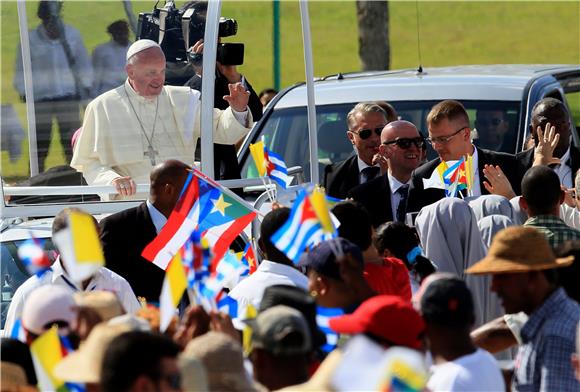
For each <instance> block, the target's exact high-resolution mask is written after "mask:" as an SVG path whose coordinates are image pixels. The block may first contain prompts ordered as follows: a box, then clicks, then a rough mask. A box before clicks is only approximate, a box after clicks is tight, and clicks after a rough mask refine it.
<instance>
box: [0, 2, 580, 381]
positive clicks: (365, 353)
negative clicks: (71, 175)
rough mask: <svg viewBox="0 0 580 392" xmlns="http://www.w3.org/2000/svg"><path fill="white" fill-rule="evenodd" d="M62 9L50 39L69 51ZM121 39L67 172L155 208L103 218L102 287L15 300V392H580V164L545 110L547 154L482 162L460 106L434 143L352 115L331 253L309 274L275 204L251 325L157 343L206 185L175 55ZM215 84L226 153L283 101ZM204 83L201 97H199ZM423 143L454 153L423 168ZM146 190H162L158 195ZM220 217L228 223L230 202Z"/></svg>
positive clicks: (247, 281) (479, 136) (201, 318)
mask: <svg viewBox="0 0 580 392" xmlns="http://www.w3.org/2000/svg"><path fill="white" fill-rule="evenodd" d="M46 3H47V2H41V6H40V7H39V17H40V18H41V19H42V20H43V23H44V21H45V19H46V20H47V22H46V23H44V24H43V26H42V27H39V35H38V36H39V37H41V38H42V37H44V36H47V37H48V38H50V39H56V38H55V37H56V36H54V34H58V33H57V32H54V33H53V32H52V30H51V29H52V28H51V26H50V23H49V22H51V21H52V22H54V17H53V16H54V12H49V11H50V10H49V8H48V6H47V5H46ZM43 4H44V5H43ZM43 7H44V8H43ZM41 11H42V12H41ZM46 15H48V16H46ZM45 16H46V18H44V17H45ZM126 27H127V26H126V24H123V23H114V24H112V25H111V26H109V32H110V33H111V34H112V36H113V41H115V42H116V43H118V44H123V45H125V46H126V47H127V50H126V52H125V53H124V54H123V56H124V60H123V61H119V64H115V65H117V66H118V67H117V68H118V69H117V71H119V70H120V69H121V68H123V69H124V70H125V71H126V76H127V78H126V80H125V79H124V80H121V81H120V86H119V85H118V84H116V85H115V86H109V85H103V86H101V87H99V88H102V90H101V91H102V93H101V94H100V95H99V96H97V97H96V98H95V99H93V100H92V101H91V103H90V104H89V105H88V107H87V110H86V112H85V116H84V122H83V125H82V127H81V129H80V130H79V131H78V134H77V135H76V136H75V142H74V146H73V148H72V149H71V151H70V153H71V159H72V162H71V166H72V167H73V168H75V169H76V170H78V171H79V172H81V173H82V175H83V176H84V178H85V180H86V181H87V183H89V184H103V185H114V186H115V188H116V191H117V194H116V195H114V197H117V198H129V197H133V198H141V199H143V198H146V200H145V201H144V202H143V203H141V204H140V205H138V206H137V207H134V208H131V209H127V210H125V211H121V212H119V213H116V214H113V215H111V216H108V217H107V218H105V219H103V220H101V221H100V222H97V221H96V220H94V219H93V222H94V224H95V226H96V227H97V231H98V232H99V235H100V240H101V244H102V248H103V254H104V259H105V261H106V264H105V266H103V267H100V268H98V269H96V270H95V271H93V273H92V274H91V275H90V276H89V277H88V278H86V279H83V280H82V281H76V280H75V279H74V277H73V276H72V275H71V274H70V273H69V272H70V271H67V263H66V262H63V259H62V255H60V256H59V257H58V258H57V260H56V261H55V262H54V263H53V264H52V266H51V268H50V269H49V270H48V271H46V272H44V273H43V274H42V275H40V276H37V275H34V276H32V277H30V278H29V279H28V280H27V281H26V282H25V283H24V284H23V285H21V286H20V287H19V288H18V289H17V290H16V292H15V294H14V297H13V299H12V303H11V305H10V308H9V310H8V315H7V320H6V324H5V330H4V336H5V337H3V338H2V348H1V350H2V355H1V358H2V360H1V362H2V369H1V376H2V390H13V391H19V390H34V389H35V388H36V385H40V388H41V389H46V385H47V384H46V382H47V376H46V374H45V372H46V371H48V373H49V374H50V377H48V379H49V380H50V382H52V385H53V387H54V388H55V389H58V388H61V387H63V388H64V387H66V388H78V387H79V385H81V386H82V388H85V389H86V390H87V391H101V390H102V391H147V390H187V391H198V390H199V391H207V390H210V391H264V390H285V391H291V390H298V391H299V390H312V391H322V390H367V389H373V390H378V389H381V390H393V391H396V390H401V391H402V390H405V391H407V390H431V391H504V390H510V389H511V390H515V391H528V390H533V391H578V390H580V305H579V304H578V301H580V290H579V288H578V282H579V281H580V279H579V278H580V268H579V265H580V260H579V259H578V258H577V257H580V256H579V255H580V241H579V240H580V212H579V207H580V205H579V204H578V203H579V202H580V173H579V172H578V161H579V160H578V158H577V157H578V156H580V155H579V150H578V149H577V147H576V146H575V145H574V144H573V143H572V141H571V133H570V128H571V125H570V115H569V113H568V111H567V109H566V106H565V105H564V104H563V103H562V102H561V101H558V100H557V99H554V98H545V99H543V100H541V101H539V102H538V103H537V104H536V105H535V106H534V108H533V110H532V111H531V129H530V133H531V134H532V142H533V146H532V147H531V148H530V149H528V150H526V151H524V152H522V153H520V154H518V155H511V154H506V153H499V152H496V151H492V150H487V149H485V148H482V147H490V148H492V149H497V148H498V146H501V144H502V142H503V137H504V136H505V134H506V132H507V126H506V122H507V119H506V117H505V113H503V112H501V110H485V111H481V112H478V113H477V114H476V118H475V119H474V123H475V124H476V127H477V128H478V132H474V130H473V129H472V128H471V126H470V118H469V115H468V113H467V111H466V110H465V108H464V107H463V105H462V104H461V103H460V102H457V101H454V100H445V101H442V102H439V103H438V104H436V105H434V106H433V108H432V109H431V111H430V112H429V114H428V115H427V127H428V135H422V134H421V132H420V131H419V130H418V128H417V126H416V125H415V124H413V123H412V122H409V121H405V120H402V119H400V118H399V117H398V115H397V113H396V111H395V110H394V108H393V107H392V106H390V105H389V104H387V103H385V102H361V103H358V104H357V105H355V106H354V108H353V109H352V110H351V111H350V113H349V114H348V116H347V122H346V124H344V126H345V129H346V136H345V137H346V138H347V139H348V141H349V142H350V143H352V145H353V151H354V153H353V155H352V156H351V157H350V158H348V159H346V160H345V161H343V162H339V163H335V164H332V165H329V166H328V167H327V168H326V169H325V173H324V174H325V175H324V184H323V185H324V188H325V189H326V192H327V194H328V195H329V196H331V197H333V198H338V199H341V201H338V202H333V203H332V208H331V214H332V217H333V220H334V224H335V225H336V226H337V238H334V239H330V240H325V241H321V242H320V243H318V244H316V245H314V246H312V247H311V248H309V249H306V250H305V251H304V252H303V254H302V255H301V256H300V259H299V262H297V263H295V262H294V261H293V260H292V259H291V258H289V257H288V255H287V254H285V253H284V252H283V251H282V250H280V249H279V248H278V247H277V246H276V243H275V241H274V240H273V239H272V237H273V236H274V234H275V233H277V232H279V230H280V229H281V228H282V227H283V226H284V225H285V223H286V222H287V221H288V220H289V219H290V218H291V216H292V214H293V211H292V210H291V208H290V206H284V205H280V204H276V203H274V205H273V208H272V210H271V211H270V212H269V213H267V214H266V215H265V216H264V217H263V218H262V219H261V222H260V233H259V237H258V238H257V239H256V241H255V243H256V244H257V247H256V249H255V252H256V253H257V254H258V255H259V257H258V259H259V263H257V265H255V271H254V270H252V271H251V273H248V274H247V276H242V277H241V278H240V279H239V281H238V280H237V279H235V280H234V283H232V284H231V286H228V287H226V288H224V289H223V295H224V296H227V298H229V299H230V301H231V302H230V303H235V304H236V308H237V311H233V312H232V311H231V310H232V307H231V306H230V309H229V312H223V311H220V310H218V309H217V308H215V307H214V308H212V309H208V308H207V306H204V304H200V303H197V302H196V301H194V300H193V299H194V298H193V297H190V296H183V298H182V299H181V302H180V304H179V306H178V309H177V311H176V312H175V315H174V317H173V319H172V321H171V323H170V324H169V327H168V328H162V327H160V324H161V320H160V319H161V316H160V311H159V309H158V307H156V306H155V304H158V303H159V301H160V297H161V296H162V291H163V287H164V286H163V285H164V279H165V276H166V273H165V271H164V270H163V269H161V268H160V267H159V266H158V265H156V264H154V263H151V262H150V261H148V260H146V259H145V258H144V257H143V256H142V251H143V250H144V248H145V247H146V246H147V245H148V244H149V243H150V242H151V241H153V240H154V239H155V238H156V237H157V236H158V235H159V233H161V232H162V230H163V228H164V227H165V225H166V224H167V222H168V219H170V216H171V214H172V211H174V209H175V207H176V206H177V205H178V204H179V200H180V197H181V196H182V189H183V188H184V185H185V184H186V182H187V181H188V178H189V177H188V176H189V174H190V172H191V170H192V165H193V151H194V150H195V147H196V144H197V138H198V137H199V133H200V129H199V128H200V119H199V117H200V115H199V110H200V108H199V106H200V105H199V92H197V91H195V90H192V89H191V88H190V86H187V87H175V86H167V85H165V70H166V61H165V56H164V53H163V50H162V49H161V47H160V46H159V45H158V44H157V43H156V42H154V41H151V40H145V39H144V40H139V41H137V42H135V43H133V44H131V45H129V42H128V35H127V33H128V30H127V28H126ZM55 31H57V30H55ZM71 34H72V33H71ZM53 36H54V37H53ZM51 37H52V38H51ZM113 46H114V45H113V44H112V43H111V44H110V45H105V46H103V47H100V48H99V50H98V51H96V52H98V53H101V55H102V56H104V57H106V56H108V55H112V54H113V53H114V52H116V51H117V49H118V48H116V47H113ZM194 50H195V51H201V50H202V45H201V44H200V43H199V42H198V43H196V45H195V47H194ZM105 62H106V63H107V64H110V65H113V63H112V62H108V61H105ZM97 63H98V62H96V63H95V64H97ZM121 63H122V66H121ZM216 77H217V81H216V83H221V85H222V88H227V91H225V92H224V95H223V98H222V99H221V100H220V102H218V97H217V96H216V109H214V110H215V112H214V115H215V116H214V118H215V119H214V123H213V131H214V138H215V140H216V141H217V142H221V143H225V144H227V145H229V146H231V145H234V144H235V143H236V142H238V140H239V139H240V138H241V137H243V136H244V135H245V134H246V133H247V132H248V131H249V127H250V126H251V123H252V121H253V118H254V117H255V116H254V110H253V108H254V106H255V105H256V104H258V103H257V102H258V100H259V99H264V100H266V99H269V98H270V99H271V96H272V95H273V94H275V92H273V91H264V92H263V94H260V97H258V96H257V95H256V94H255V92H253V90H252V91H249V90H251V86H249V84H247V82H246V81H245V80H244V78H243V77H242V76H241V75H240V74H239V73H237V71H235V69H231V68H228V67H222V66H220V67H218V70H217V74H216ZM190 83H191V84H195V85H196V86H198V88H201V80H200V78H197V79H195V80H191V81H190ZM73 93H74V91H72V90H71V92H70V94H73ZM64 97H65V96H63V99H64ZM53 101H54V100H49V101H48V102H51V103H54V102H53ZM218 104H219V105H220V106H221V108H218ZM259 105H261V104H259ZM41 106H42V105H41ZM38 110H40V109H38ZM69 136H70V135H69ZM427 144H430V145H431V146H432V147H433V149H434V151H435V152H436V153H437V155H438V157H437V158H435V159H434V160H431V161H429V162H426V156H427V152H426V146H427ZM460 160H463V161H464V162H466V161H468V162H470V164H469V165H465V167H466V169H464V173H463V174H464V176H466V177H469V178H470V180H467V186H466V187H465V189H462V190H460V191H459V192H457V193H455V194H451V195H449V194H448V189H446V187H445V186H434V185H433V184H434V182H433V179H434V178H435V179H437V177H438V175H439V176H441V175H440V174H438V173H439V171H440V167H441V164H442V163H443V164H445V163H446V162H455V161H460ZM136 182H149V183H150V189H149V193H148V195H139V194H137V193H136ZM442 185H444V183H443V182H442ZM574 189H576V191H575V192H574ZM212 202H214V209H215V210H220V208H221V209H222V210H221V211H222V214H223V210H225V208H226V207H227V205H225V204H227V203H226V202H224V201H223V200H221V202H220V201H218V200H212ZM220 203H221V204H220ZM73 213H75V214H86V213H84V212H82V211H81V210H78V209H74V208H67V209H65V210H63V211H62V212H60V213H59V214H58V215H57V216H56V217H55V219H54V222H53V227H52V233H53V235H54V234H57V233H59V232H60V231H62V230H65V229H67V228H68V225H69V223H68V222H69V217H70V215H71V214H73ZM91 227H92V226H91ZM236 282H237V283H236ZM51 334H56V336H59V337H60V339H61V340H62V342H63V343H60V344H61V345H62V347H63V350H61V351H62V352H61V353H60V354H61V355H58V358H56V359H52V360H51V361H50V366H48V367H47V365H46V363H45V362H42V361H39V359H38V351H37V350H38V347H47V346H46V344H47V343H46V341H48V337H50V336H53V335H51ZM57 341H58V340H57ZM39 342H42V344H44V345H41V343H39ZM41 365H43V366H41Z"/></svg>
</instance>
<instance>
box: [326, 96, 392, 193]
mask: <svg viewBox="0 0 580 392" xmlns="http://www.w3.org/2000/svg"><path fill="white" fill-rule="evenodd" d="M387 122H388V121H387V113H386V112H385V110H384V109H383V108H381V107H380V106H378V105H377V104H376V103H374V102H362V103H359V104H357V105H356V106H355V107H354V108H353V109H352V110H351V111H350V112H349V113H348V115H347V126H348V131H347V132H346V136H347V137H348V139H349V141H350V142H351V143H352V145H353V148H354V151H355V154H353V155H352V156H351V157H350V158H348V159H346V160H344V161H342V162H339V163H337V164H333V165H329V166H327V167H326V169H325V172H324V187H325V188H326V193H327V194H328V195H329V196H332V197H336V198H339V199H345V198H346V197H347V196H348V192H349V191H350V190H351V189H352V188H354V187H355V186H357V185H359V184H363V183H365V182H367V181H370V180H372V179H373V178H375V177H377V176H379V175H380V173H381V172H383V173H384V171H385V170H386V165H387V162H386V160H385V159H384V157H383V156H382V155H380V154H379V146H380V145H381V139H380V135H381V132H382V130H383V128H384V127H385V125H386V124H387Z"/></svg>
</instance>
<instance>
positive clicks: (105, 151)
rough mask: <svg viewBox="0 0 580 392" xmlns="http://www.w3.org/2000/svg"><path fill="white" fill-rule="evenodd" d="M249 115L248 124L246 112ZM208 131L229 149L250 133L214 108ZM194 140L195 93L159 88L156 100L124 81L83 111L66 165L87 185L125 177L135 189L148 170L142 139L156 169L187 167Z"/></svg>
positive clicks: (197, 116)
mask: <svg viewBox="0 0 580 392" xmlns="http://www.w3.org/2000/svg"><path fill="white" fill-rule="evenodd" d="M157 100H159V102H157ZM131 104H132V105H133V108H134V110H133V108H132V107H131ZM157 105H159V106H158V107H157ZM156 113H157V115H156ZM248 116H249V117H248V123H249V124H251V122H252V119H251V114H250V113H249V111H248ZM156 117H157V118H156ZM139 120H140V121H141V124H142V125H143V128H144V131H145V133H146V134H147V137H146V136H145V135H144V132H143V130H142V127H141V125H140V123H139ZM154 124H155V127H154ZM153 129H154V130H153ZM213 129H214V142H216V143H221V144H234V143H236V142H237V141H238V140H239V139H240V138H242V137H243V136H244V135H246V134H247V133H248V131H249V128H245V127H244V126H242V125H241V124H240V123H239V122H238V121H237V120H236V117H235V116H234V114H233V112H232V109H231V108H228V109H226V110H223V111H222V110H218V109H214V116H213ZM151 135H152V137H151ZM199 137H200V93H199V92H198V91H195V90H192V89H190V88H189V87H176V86H164V87H163V89H162V91H161V93H160V94H159V96H158V97H157V98H152V99H150V98H145V97H142V96H140V95H139V94H137V93H136V92H135V90H133V88H132V87H131V85H130V84H129V81H128V80H127V81H125V84H124V85H122V86H120V87H117V88H116V89H114V90H110V91H107V92H106V93H104V94H101V95H100V96H98V97H97V98H95V99H94V100H93V101H92V102H91V103H90V104H89V105H88V106H87V109H86V111H85V117H84V122H83V128H82V131H81V133H80V136H79V138H78V140H77V143H76V145H75V149H74V155H73V158H72V161H71V166H72V167H73V168H74V169H76V170H77V171H79V172H82V173H83V176H84V177H85V179H86V180H87V183H88V184H89V185H110V184H111V183H112V181H113V180H114V179H115V178H117V177H119V176H122V177H125V176H129V177H131V178H132V179H133V180H134V181H135V182H136V183H138V184H139V183H149V173H150V172H151V169H152V168H153V165H152V162H151V159H150V157H149V156H148V155H146V153H147V151H148V148H149V143H148V141H147V138H149V139H150V140H151V144H152V147H153V149H154V150H155V152H156V153H155V163H156V164H159V163H161V162H163V161H165V160H167V159H178V160H180V161H182V162H185V163H187V164H189V165H192V164H193V160H194V151H195V146H196V143H197V139H198V138H199Z"/></svg>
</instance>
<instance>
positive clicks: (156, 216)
mask: <svg viewBox="0 0 580 392" xmlns="http://www.w3.org/2000/svg"><path fill="white" fill-rule="evenodd" d="M146 203H147V209H148V210H149V216H151V221H153V226H155V231H156V232H157V234H159V232H160V231H161V229H163V226H165V224H166V223H167V218H166V217H165V215H163V214H162V213H161V212H159V210H158V209H157V208H155V206H154V205H153V204H152V203H151V202H150V201H149V199H147V201H146Z"/></svg>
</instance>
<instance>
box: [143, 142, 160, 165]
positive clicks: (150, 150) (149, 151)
mask: <svg viewBox="0 0 580 392" xmlns="http://www.w3.org/2000/svg"><path fill="white" fill-rule="evenodd" d="M143 155H144V156H146V157H149V159H150V160H151V166H155V155H159V152H157V151H155V149H154V148H153V146H152V145H151V144H150V145H149V147H147V151H145V152H144V153H143Z"/></svg>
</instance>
